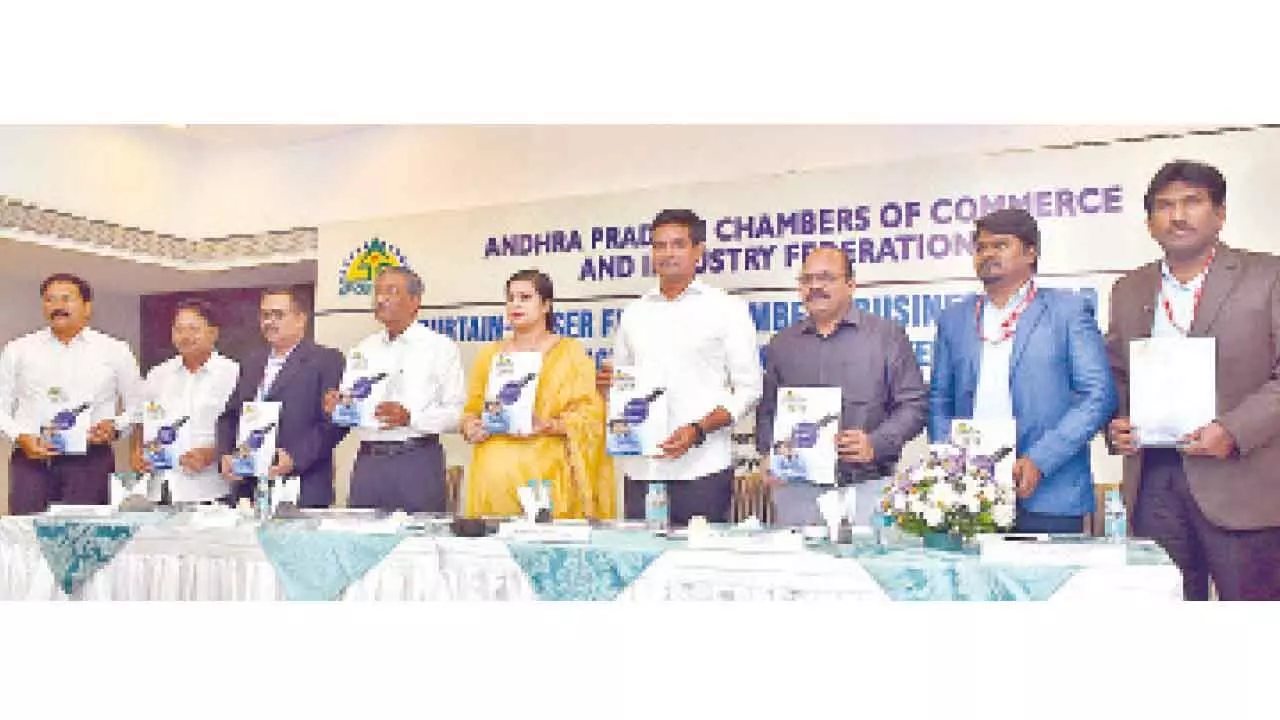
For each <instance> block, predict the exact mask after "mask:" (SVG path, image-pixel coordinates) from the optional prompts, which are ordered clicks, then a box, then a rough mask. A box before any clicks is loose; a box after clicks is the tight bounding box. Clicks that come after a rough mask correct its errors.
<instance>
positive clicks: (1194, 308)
mask: <svg viewBox="0 0 1280 720" xmlns="http://www.w3.org/2000/svg"><path fill="white" fill-rule="evenodd" d="M1217 254H1218V248H1214V249H1213V251H1212V252H1210V253H1209V259H1208V260H1207V261H1205V264H1204V269H1203V270H1201V271H1200V275H1199V276H1198V277H1199V279H1200V284H1199V285H1197V286H1196V291H1195V294H1194V295H1192V296H1191V323H1190V324H1188V325H1187V327H1182V326H1181V325H1179V324H1178V321H1177V320H1174V319H1173V305H1171V304H1170V303H1169V296H1168V295H1165V294H1164V282H1161V283H1160V304H1161V305H1163V306H1164V314H1165V317H1167V318H1169V324H1170V325H1172V326H1173V327H1174V329H1175V330H1177V331H1178V332H1180V333H1182V334H1183V335H1184V336H1185V335H1190V334H1191V325H1194V324H1195V322H1196V313H1198V312H1200V296H1201V295H1203V294H1204V281H1205V280H1206V279H1207V278H1208V275H1209V266H1210V265H1212V264H1213V256H1214V255H1217Z"/></svg>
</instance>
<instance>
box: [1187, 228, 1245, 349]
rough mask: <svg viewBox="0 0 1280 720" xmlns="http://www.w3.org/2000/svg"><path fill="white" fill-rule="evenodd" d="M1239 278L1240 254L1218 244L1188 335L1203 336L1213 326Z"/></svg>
mask: <svg viewBox="0 0 1280 720" xmlns="http://www.w3.org/2000/svg"><path fill="white" fill-rule="evenodd" d="M1239 280H1240V256H1239V255H1236V254H1235V253H1234V252H1232V250H1231V248H1229V247H1227V246H1225V245H1220V246H1219V247H1218V255H1217V257H1216V258H1215V259H1214V261H1213V265H1211V266H1210V267H1209V274H1208V275H1206V276H1205V278H1204V291H1203V292H1202V293H1201V294H1200V307H1199V309H1197V311H1196V316H1195V318H1194V319H1192V321H1191V330H1190V332H1189V333H1188V335H1191V336H1197V337H1204V336H1206V335H1208V334H1209V328H1211V327H1213V321H1214V320H1215V319H1217V317H1218V313H1219V312H1220V311H1221V310H1222V304H1223V302H1225V301H1226V299H1227V297H1228V296H1230V295H1231V293H1232V292H1233V291H1234V290H1235V289H1236V285H1237V284H1238V283H1239Z"/></svg>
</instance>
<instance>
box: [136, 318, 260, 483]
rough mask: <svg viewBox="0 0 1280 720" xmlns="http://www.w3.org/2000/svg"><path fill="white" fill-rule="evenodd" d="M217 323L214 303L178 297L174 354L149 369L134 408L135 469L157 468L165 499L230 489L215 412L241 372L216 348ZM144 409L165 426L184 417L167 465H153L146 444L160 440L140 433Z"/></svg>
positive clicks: (221, 409) (224, 406)
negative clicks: (175, 454)
mask: <svg viewBox="0 0 1280 720" xmlns="http://www.w3.org/2000/svg"><path fill="white" fill-rule="evenodd" d="M218 327H219V323H218V320H217V318H216V317H215V315H214V311H213V307H212V306H211V305H210V304H209V303H208V302H207V301H204V300H199V299H185V300H181V301H179V302H178V305H177V309H176V310H175V311H174V314H173V328H172V338H173V346H174V348H175V349H177V351H178V354H177V355H175V356H174V357H171V358H169V359H168V360H165V361H164V362H162V363H160V364H159V365H157V366H155V367H154V368H152V369H151V372H149V373H147V379H146V381H145V383H144V389H143V393H142V402H143V406H142V407H139V408H135V409H134V420H133V421H134V423H135V424H134V426H133V469H134V471H135V472H139V473H144V472H152V473H157V474H158V475H159V477H160V480H161V483H162V485H161V486H162V488H164V489H165V490H166V491H167V493H162V499H164V500H170V501H172V502H207V501H214V500H219V499H221V498H223V497H225V496H226V495H227V493H228V491H229V490H230V488H229V486H228V485H227V481H226V480H224V479H223V478H222V477H220V476H219V473H218V462H217V460H218V457H217V448H216V447H215V445H216V442H217V426H218V418H219V417H220V416H221V415H222V413H223V412H225V411H226V409H227V400H228V399H229V398H230V397H231V393H232V391H234V390H235V387H236V381H237V380H238V379H239V378H240V364H239V363H237V362H236V361H235V360H232V359H231V358H228V357H226V356H224V355H222V354H221V353H219V352H218V351H217V350H216V349H215V347H214V346H215V345H216V344H217V342H218ZM148 415H154V416H155V417H156V419H157V421H158V424H163V425H169V426H171V424H172V423H174V422H175V421H177V420H180V419H184V418H185V421H184V422H183V424H182V426H181V427H179V428H177V430H176V438H175V440H174V441H173V442H174V445H175V447H178V448H181V449H182V450H183V452H182V454H181V455H180V456H178V457H176V458H172V463H173V464H172V466H171V467H169V468H161V469H158V470H157V469H156V468H155V467H154V466H153V463H152V461H151V459H149V458H148V453H147V452H146V447H147V445H148V444H149V443H157V442H160V440H161V439H160V438H155V437H145V438H144V436H143V428H144V423H145V422H146V419H147V417H148ZM164 494H167V495H168V497H167V498H165V497H163V495H164Z"/></svg>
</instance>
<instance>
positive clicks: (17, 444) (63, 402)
mask: <svg viewBox="0 0 1280 720" xmlns="http://www.w3.org/2000/svg"><path fill="white" fill-rule="evenodd" d="M40 298H41V303H42V305H43V309H44V316H45V318H46V319H47V320H48V322H49V327H47V328H44V329H41V330H37V331H35V332H32V333H29V334H27V335H23V336H22V337H20V338H17V339H15V340H12V341H10V342H9V343H8V344H6V345H5V347H4V351H3V352H0V432H2V433H4V435H5V437H7V438H9V440H11V441H12V442H13V445H14V450H13V455H12V456H11V457H10V459H9V512H10V513H11V514H14V515H27V514H33V513H40V512H44V511H45V510H47V509H48V508H49V505H50V504H51V503H66V504H71V505H106V504H107V503H108V502H110V493H111V489H110V485H109V482H108V476H109V475H110V474H111V473H112V472H114V471H115V455H114V453H113V452H112V450H111V443H112V442H113V441H114V440H115V439H116V438H117V437H119V435H120V430H125V431H127V430H128V429H129V426H128V425H127V424H125V422H124V419H125V418H127V415H126V414H125V413H127V411H128V410H129V409H130V408H133V407H135V406H136V405H137V402H138V398H139V392H140V390H141V384H142V380H141V377H140V375H139V372H138V361H137V360H136V359H135V358H134V356H133V353H132V351H130V350H129V346H128V345H126V344H125V343H124V341H122V340H117V339H116V338H113V337H111V336H109V335H106V334H104V333H101V332H99V331H97V330H94V329H93V328H90V327H88V325H89V320H90V318H91V317H92V315H93V289H92V288H91V287H90V285H89V283H88V282H86V281H85V280H83V279H81V278H80V277H77V276H75V275H72V274H69V273H55V274H53V275H50V276H49V277H47V278H45V279H44V281H43V282H42V283H40ZM83 404H87V405H88V407H87V409H86V410H85V411H84V414H83V415H81V416H80V417H79V418H78V421H77V425H79V424H81V423H88V450H87V452H84V453H82V454H76V453H59V452H57V450H56V449H55V448H54V447H52V446H51V445H50V444H49V442H48V441H47V440H46V439H45V438H44V437H42V428H43V427H45V426H47V425H49V424H50V422H51V421H52V420H53V418H54V415H55V414H56V413H58V412H59V411H61V410H68V409H74V408H76V407H79V406H81V405H83ZM118 415H119V417H120V420H121V422H120V425H117V416H118Z"/></svg>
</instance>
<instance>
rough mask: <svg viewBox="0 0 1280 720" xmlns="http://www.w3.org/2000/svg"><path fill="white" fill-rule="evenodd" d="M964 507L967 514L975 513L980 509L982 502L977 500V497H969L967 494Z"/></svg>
mask: <svg viewBox="0 0 1280 720" xmlns="http://www.w3.org/2000/svg"><path fill="white" fill-rule="evenodd" d="M964 507H965V509H966V510H968V511H969V512H971V513H976V512H978V511H979V510H981V509H982V502H981V501H979V500H978V496H977V495H971V494H969V493H965V496H964Z"/></svg>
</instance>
